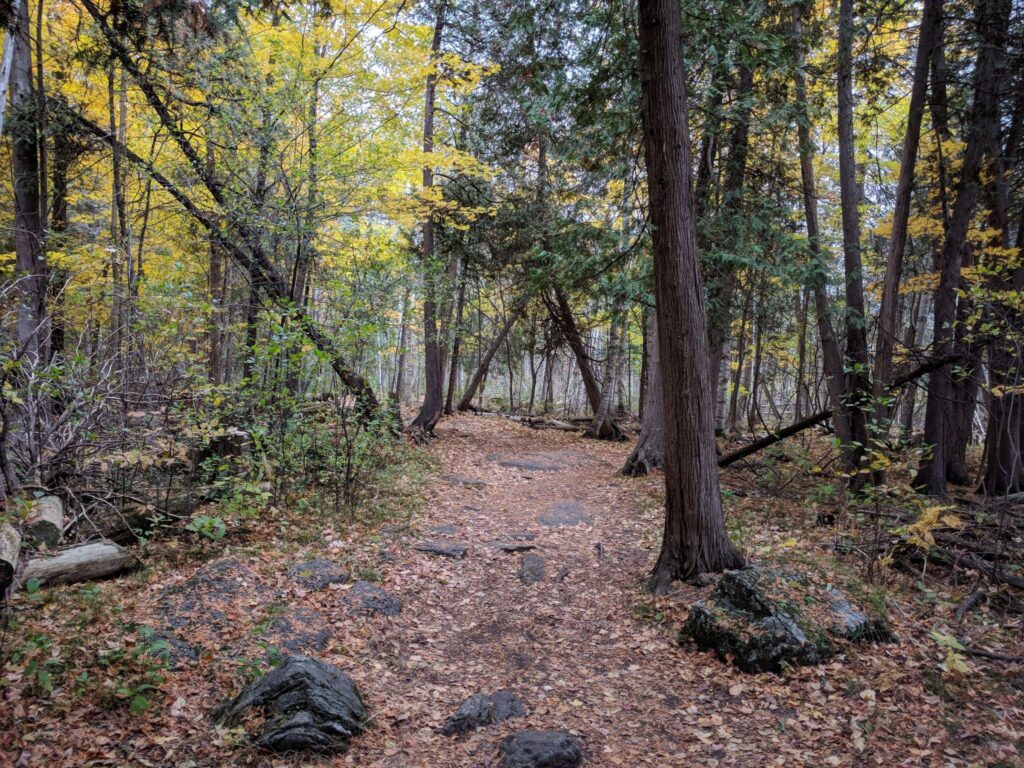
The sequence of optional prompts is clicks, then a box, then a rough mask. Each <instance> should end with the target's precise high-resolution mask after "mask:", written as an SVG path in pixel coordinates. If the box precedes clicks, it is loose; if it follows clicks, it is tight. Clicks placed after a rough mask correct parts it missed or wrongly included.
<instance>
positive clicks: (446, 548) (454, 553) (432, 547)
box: [413, 541, 469, 560]
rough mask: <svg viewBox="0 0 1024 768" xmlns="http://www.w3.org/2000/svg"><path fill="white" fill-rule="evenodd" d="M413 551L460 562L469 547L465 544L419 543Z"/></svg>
mask: <svg viewBox="0 0 1024 768" xmlns="http://www.w3.org/2000/svg"><path fill="white" fill-rule="evenodd" d="M413 549H415V550H416V551H417V552H423V553H425V554H428V555H436V556H438V557H450V558H453V559H455V560H461V559H462V558H464V557H465V556H466V553H467V552H468V551H469V547H468V546H466V545H465V544H446V543H444V542H440V541H421V542H420V543H419V544H417V545H416V546H415V547H413Z"/></svg>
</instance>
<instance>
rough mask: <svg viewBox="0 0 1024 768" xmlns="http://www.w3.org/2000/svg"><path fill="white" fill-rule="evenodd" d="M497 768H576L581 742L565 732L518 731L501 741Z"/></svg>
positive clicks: (580, 758) (579, 761)
mask: <svg viewBox="0 0 1024 768" xmlns="http://www.w3.org/2000/svg"><path fill="white" fill-rule="evenodd" d="M498 757H499V759H498V768H576V766H578V765H580V764H581V763H582V762H583V750H582V749H580V742H579V739H577V738H576V737H575V736H574V735H573V734H571V733H569V732H568V731H520V732H519V733H514V734H512V735H511V736H509V737H507V738H505V739H503V740H502V742H501V744H500V746H499V747H498Z"/></svg>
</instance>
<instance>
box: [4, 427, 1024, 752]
mask: <svg viewBox="0 0 1024 768" xmlns="http://www.w3.org/2000/svg"><path fill="white" fill-rule="evenodd" d="M628 449H629V447H628V445H627V444H607V443H601V442H597V441H590V440H583V439H582V438H580V437H579V436H578V435H575V434H566V433H559V432H552V431H533V430H530V429H526V428H524V427H522V426H519V425H517V424H513V423H511V422H508V421H506V420H503V419H499V418H484V417H477V416H465V417H458V418H453V419H448V420H446V421H444V422H443V423H442V424H441V426H440V427H439V428H438V439H437V440H436V441H434V442H432V444H431V445H430V446H429V447H428V448H427V449H426V450H427V451H428V453H429V454H430V456H431V466H432V471H431V476H430V477H429V478H427V479H426V480H425V484H424V485H423V487H422V488H421V489H420V493H422V494H423V495H424V496H425V499H424V501H423V503H422V504H421V505H420V506H419V507H418V509H416V510H415V511H413V512H411V513H408V514H404V513H403V514H401V515H399V519H397V520H395V519H393V520H390V521H384V522H378V523H376V524H375V525H374V526H372V527H371V526H361V525H355V526H347V527H343V526H341V525H340V524H339V525H336V526H335V525H331V524H330V522H329V520H327V521H326V522H324V523H323V524H322V527H321V529H320V530H315V531H309V530H308V525H307V526H306V528H305V529H304V527H303V523H302V518H301V516H299V515H291V516H290V517H289V516H286V517H288V519H287V520H285V521H281V520H278V521H275V522H273V523H270V522H268V523H267V524H266V525H264V526H262V527H260V526H252V527H250V529H249V530H248V533H247V534H246V536H244V537H242V538H238V537H233V536H230V535H229V537H228V538H227V539H225V540H224V542H222V544H225V543H226V546H221V547H219V548H218V550H217V551H215V552H213V551H209V550H207V551H204V557H205V558H206V559H207V562H206V563H205V564H204V563H202V562H199V558H197V557H196V556H195V552H193V551H190V552H182V553H179V555H178V556H176V557H164V558H162V559H158V558H154V561H153V562H152V563H150V564H149V567H148V568H147V569H146V570H145V571H143V572H141V574H140V575H136V576H132V577H127V578H123V579H120V580H117V581H113V582H107V583H104V584H102V585H99V586H91V587H79V588H65V589H64V593H63V594H60V590H59V589H58V590H46V591H45V594H43V595H42V596H40V594H37V595H32V596H28V597H21V598H19V599H18V602H17V604H16V606H15V607H16V611H17V627H16V628H15V629H14V630H13V631H12V633H11V637H9V638H8V646H9V648H11V649H17V648H21V649H22V650H21V652H20V654H21V655H20V657H19V658H22V661H21V662H20V663H17V662H9V664H8V669H7V670H5V672H4V674H5V677H6V678H7V680H8V682H9V686H8V689H7V691H6V692H4V694H3V706H2V708H0V709H2V710H3V711H0V763H2V764H4V765H12V766H36V765H40V766H42V765H45V766H58V765H66V766H72V765H73V766H87V765H91V766H101V765H103V766H106V765H116V766H127V765H131V766H135V765H142V766H170V765H174V766H179V767H184V766H220V765H298V764H310V763H311V761H310V759H309V758H306V759H305V760H299V759H297V758H296V759H292V758H287V757H284V758H282V757H270V756H267V755H265V754H260V753H257V752H254V751H252V750H251V749H249V748H248V747H246V746H245V744H244V740H243V735H242V734H241V733H240V732H239V731H237V730H226V729H222V728H216V727H214V726H213V725H211V723H210V719H209V716H210V712H211V710H212V709H213V708H214V707H215V706H216V705H217V704H218V703H220V702H221V701H222V700H224V699H225V698H226V697H228V696H229V695H233V694H234V693H235V692H237V690H238V687H239V686H240V685H241V684H242V683H243V682H244V681H245V680H247V679H251V678H252V676H253V675H254V674H255V673H256V672H257V671H258V667H259V666H260V664H261V663H262V659H263V658H264V657H263V656H261V654H263V653H265V650H266V647H267V645H268V643H269V642H270V641H269V640H267V639H266V638H267V637H269V638H270V640H272V639H273V632H274V631H276V630H275V629H274V627H275V626H278V627H279V625H277V624H276V622H275V619H276V618H278V617H281V616H283V615H287V616H290V617H292V622H293V624H294V623H298V624H305V625H308V628H309V629H310V631H311V633H312V634H310V635H309V636H308V638H306V639H308V640H309V642H310V643H312V644H314V645H316V646H317V647H318V648H319V650H316V651H315V652H310V655H315V656H317V657H319V658H322V659H324V660H325V661H327V662H329V663H332V664H335V665H337V666H338V667H340V668H342V669H344V670H346V671H347V672H349V674H351V676H352V677H353V678H354V679H355V681H356V682H357V684H358V686H359V688H360V690H361V691H362V694H363V696H364V698H365V699H366V701H367V704H368V706H369V708H370V710H371V712H372V715H373V717H374V724H373V727H372V728H371V729H370V730H369V731H368V732H367V733H366V734H364V735H362V736H359V737H357V738H356V739H355V740H354V741H353V743H352V748H351V750H350V752H349V753H348V754H346V755H342V756H337V757H335V758H333V761H327V762H328V764H333V765H339V766H340V765H358V766H394V767H395V768H398V767H399V766H401V767H403V768H404V767H407V766H432V767H434V766H436V767H438V768H441V767H443V766H488V765H492V764H493V761H494V755H495V748H496V745H497V743H498V742H499V741H500V740H501V739H502V738H503V737H504V736H506V735H508V734H509V733H512V732H514V731H517V730H520V729H524V728H540V729H542V728H564V729H568V730H571V731H573V732H574V733H576V734H577V735H578V736H579V737H580V740H581V742H582V744H583V746H584V753H585V764H586V765H594V766H690V765H702V766H732V765H736V766H764V765H807V766H853V765H882V766H896V765H908V766H909V765H915V766H916V765H921V766H933V765H934V766H939V765H942V766H946V765H971V766H981V765H986V766H999V765H1005V766H1016V765H1022V764H1024V762H1022V757H1021V754H1022V753H1024V741H1022V739H1024V725H1022V724H1024V708H1022V707H1024V695H1022V685H1021V683H1022V678H1021V666H1020V665H1012V664H1011V665H1007V664H1005V663H1000V662H990V661H986V660H982V659H970V660H968V661H966V663H965V665H964V668H963V669H961V670H960V671H956V670H951V671H947V670H944V669H943V668H941V666H940V665H941V664H942V662H943V660H944V659H945V658H946V649H945V648H942V647H941V646H940V645H937V644H936V642H934V640H932V639H930V638H929V633H930V632H932V631H935V632H939V633H940V634H944V633H948V632H950V631H951V630H950V629H949V627H950V626H952V624H953V612H954V611H955V607H956V598H957V597H959V596H961V595H962V593H963V590H956V592H955V594H954V591H953V590H952V589H950V590H949V591H948V592H944V591H942V590H941V589H939V590H933V589H924V588H923V587H916V586H915V585H914V581H913V580H910V579H906V578H903V577H899V576H896V575H891V576H890V578H889V583H888V594H887V598H888V605H889V616H890V620H891V622H892V624H893V628H894V629H895V630H896V632H897V634H898V635H899V636H900V638H901V642H899V643H898V644H889V645H872V646H857V647H850V648H847V649H845V652H844V653H841V654H840V655H838V656H836V657H835V658H834V659H833V660H832V661H830V662H829V663H826V664H824V665H822V666H818V667H805V668H800V669H797V670H794V671H790V672H788V673H787V674H785V675H784V676H777V675H772V674H764V675H756V676H755V675H745V674H743V673H741V672H739V671H738V670H736V669H734V668H733V667H731V666H728V665H725V664H723V663H720V662H719V661H717V660H716V659H715V658H714V657H713V656H711V655H709V654H705V653H699V652H697V651H695V650H693V649H689V648H685V647H680V646H679V645H678V644H677V642H676V637H677V633H678V629H679V626H680V624H681V623H682V621H683V619H684V618H685V616H686V612H687V608H688V606H689V605H690V604H692V603H693V602H694V601H695V600H696V599H699V598H700V597H702V596H705V595H706V594H707V592H708V591H709V589H710V588H707V587H706V588H703V589H698V588H696V587H692V586H679V587H678V588H677V589H676V590H674V591H673V592H672V593H671V594H669V595H668V596H666V597H664V598H658V599H657V600H653V599H652V598H651V597H650V596H649V595H647V594H646V593H645V592H644V591H643V589H642V579H643V576H644V575H645V574H646V573H647V572H648V571H649V569H650V567H651V566H652V564H653V560H654V556H655V555H656V553H657V546H658V542H659V537H660V526H661V514H662V512H661V482H662V481H661V478H660V477H652V478H642V479H627V478H624V477H622V476H620V475H618V474H617V471H618V469H619V468H620V466H621V465H622V462H623V460H624V458H625V456H626V454H627V453H628ZM723 483H724V485H725V486H726V488H727V491H726V494H725V495H726V499H727V505H728V515H729V520H730V528H731V529H732V532H733V533H734V535H736V536H737V538H738V539H739V540H741V541H742V542H743V543H744V550H745V552H746V553H747V555H748V557H749V558H750V559H751V560H753V561H763V560H776V561H778V560H783V561H785V562H786V563H788V564H791V565H792V566H793V567H796V568H799V567H802V566H803V565H806V564H810V563H813V564H815V566H816V567H818V568H823V569H825V570H826V571H835V572H836V573H842V574H843V575H844V576H848V575H849V574H850V573H856V572H857V570H858V568H861V566H858V565H857V563H856V562H855V561H849V562H847V561H844V560H842V559H841V558H838V557H837V556H836V555H834V554H833V550H834V549H835V547H834V545H835V542H836V537H837V534H836V532H835V530H832V529H822V528H820V527H816V526H814V525H813V522H812V521H811V520H810V519H809V518H810V517H811V516H810V515H809V511H810V508H811V503H810V502H809V501H808V498H809V496H808V494H809V493H810V491H808V490H807V489H806V488H803V489H801V488H798V487H797V485H796V484H795V483H791V482H788V481H786V480H785V479H783V478H782V476H780V477H778V478H774V479H769V482H768V485H765V484H763V483H765V481H763V480H762V481H757V480H756V479H754V478H753V476H752V475H750V473H749V472H744V471H742V470H735V471H732V470H731V471H729V472H727V473H726V474H725V475H724V477H723ZM773 488H774V490H773ZM545 521H547V522H545ZM552 522H555V523H558V522H561V523H562V524H556V525H550V524H548V523H552ZM566 523H571V524H566ZM530 534H532V539H531V538H530ZM424 539H429V540H433V541H437V542H444V543H461V544H465V545H466V546H468V552H467V554H466V555H465V557H464V558H461V559H459V558H447V557H438V556H434V555H430V554H426V553H422V552H419V551H417V550H415V549H414V547H415V546H416V545H417V544H418V543H422V540H424ZM497 541H503V542H509V541H516V542H520V543H527V544H532V545H535V546H536V549H534V550H533V551H531V552H529V553H526V554H523V553H506V552H504V551H502V550H500V549H498V548H496V547H495V546H494V543H495V542H497ZM527 555H534V556H539V557H540V558H542V559H543V561H544V568H543V571H544V573H543V577H542V578H540V580H539V581H537V582H536V583H532V584H526V583H524V582H523V581H522V580H521V579H520V578H519V575H518V572H519V569H520V567H521V566H522V563H523V559H524V558H525V557H526V556H527ZM314 556H318V557H323V558H327V559H332V560H335V561H337V562H339V563H341V564H343V565H344V567H345V568H346V569H347V570H348V571H350V572H351V573H352V574H353V580H355V579H363V580H366V581H370V582H373V583H375V584H376V585H378V586H379V587H380V588H382V589H383V590H385V591H386V592H387V593H389V594H390V595H392V596H395V597H398V598H399V599H400V600H401V602H402V609H401V612H400V613H398V614H397V615H394V616H384V615H374V616H355V615H351V614H350V613H349V612H347V611H346V608H345V606H346V605H349V603H347V602H346V600H347V596H348V593H349V592H350V591H351V588H352V582H351V581H349V582H347V583H339V584H333V585H331V586H329V587H326V588H323V589H316V590H314V589H304V588H302V587H300V586H298V585H296V583H295V582H294V581H293V580H292V579H290V578H289V576H288V573H287V571H288V568H289V567H291V566H293V565H295V564H297V563H301V562H302V561H303V560H305V559H308V558H309V557H314ZM225 562H227V563H229V566H228V567H227V568H226V569H222V570H221V571H219V572H218V571H216V570H213V571H211V568H216V567H217V564H218V563H225ZM534 564H535V565H536V561H534ZM218 573H219V574H220V576H218ZM197 574H198V575H199V577H203V578H205V579H206V580H205V581H202V580H200V581H196V579H197ZM203 574H205V577H204V576H203ZM196 584H199V585H203V584H205V585H207V586H208V587H209V589H208V590H207V592H208V594H195V595H193V596H192V597H193V599H194V600H196V601H209V603H208V604H205V603H204V604H203V605H202V606H199V607H196V605H194V604H183V603H181V602H180V595H181V593H182V591H183V590H188V589H190V588H192V587H193V586H195V585H196ZM89 590H91V592H90V591H89ZM175 600H179V602H175ZM218 600H220V602H218ZM169 605H170V606H171V607H168V606H169ZM190 611H192V613H191V614H190V613H189V612H190ZM182 617H184V618H185V619H190V620H195V621H193V623H191V624H188V623H185V622H184V620H183V619H182ZM975 621H976V622H977V623H976V625H974V629H972V630H971V631H972V632H974V633H975V635H974V638H975V639H976V640H979V641H981V642H982V644H984V643H985V642H989V643H991V644H992V645H995V644H996V643H1002V644H1003V645H1002V646H1001V647H1002V649H1003V650H1006V649H1007V645H1006V644H1007V643H1010V644H1011V645H1012V644H1013V642H1014V640H1015V641H1016V642H1017V643H1019V641H1020V623H1019V618H1018V619H1014V618H1006V617H998V616H995V615H993V614H990V613H989V612H988V610H987V609H983V610H981V612H980V614H979V617H978V618H977V619H975ZM285 626H286V627H287V624H286V625H285ZM141 627H149V628H151V629H153V630H155V631H156V633H157V636H166V637H170V635H164V634H162V633H163V632H164V631H165V630H167V629H175V628H177V629H178V630H181V632H183V633H184V634H179V635H178V637H184V638H186V639H187V640H188V642H189V643H190V644H191V647H195V648H198V649H199V650H198V651H197V653H196V658H195V659H188V658H181V659H180V660H179V662H178V663H177V664H176V665H175V666H174V667H173V668H172V669H167V670H153V669H149V668H148V667H146V665H145V664H144V663H143V660H144V659H145V658H147V657H146V655H145V652H144V651H145V645H146V643H148V642H151V641H152V634H151V633H150V631H149V630H144V631H143V630H141V629H140V628H141ZM183 627H184V629H182V628H183ZM268 627H269V629H268ZM293 628H294V627H293ZM140 633H141V634H140ZM268 633H269V634H268ZM300 635H301V632H300ZM40 636H45V637H48V638H50V639H49V641H48V642H42V641H33V638H38V637H40ZM284 637H285V638H286V639H287V637H288V636H287V635H284ZM303 637H304V636H300V637H299V640H300V642H301V641H302V640H303ZM33 642H35V646H32V643H33ZM176 642H177V641H176ZM26 644H27V645H28V646H31V648H35V647H36V646H38V648H42V649H43V650H39V651H37V650H28V651H25V650H24V648H25V647H26ZM172 647H173V646H172ZM139 649H142V651H143V652H142V653H140V652H139ZM1009 652H1013V651H1012V648H1010V649H1009ZM1017 652H1019V650H1018V651H1017ZM76 654H77V660H76V661H73V660H72V659H75V658H76ZM185 655H187V653H186V654H185ZM33 656H34V657H35V658H36V659H37V661H39V662H40V663H41V664H43V665H45V664H46V663H47V659H51V660H52V659H58V660H63V661H60V662H59V663H58V664H52V665H51V666H53V668H54V675H55V677H56V682H54V681H53V680H51V681H49V682H50V686H49V687H51V688H52V690H50V691H46V690H44V689H45V688H46V687H47V686H45V685H42V684H41V683H40V681H39V679H38V671H36V673H35V674H33V673H32V672H31V671H30V669H29V668H28V667H27V666H25V663H24V659H28V658H32V657H33ZM83 657H89V658H90V659H93V660H95V659H103V658H106V659H108V660H109V663H105V664H100V665H96V664H94V667H95V668H94V669H93V671H92V673H91V674H92V677H91V678H87V679H86V680H84V681H83V680H81V678H80V670H81V669H83V668H84V666H83V665H84V662H83V661H82V658H83ZM147 663H148V662H147ZM39 668H41V667H39ZM72 670H73V671H74V673H75V676H72ZM62 672H63V676H61V673H62ZM147 674H153V675H155V677H154V678H153V679H154V681H155V686H156V687H155V688H154V689H147V688H145V687H144V685H145V683H144V682H142V683H140V681H144V680H145V679H147V678H146V675H147ZM140 686H143V687H141V690H139V688H140ZM500 689H507V690H510V691H512V692H514V693H515V694H517V695H518V696H519V697H520V698H521V699H522V700H523V702H524V703H525V705H526V708H527V710H528V715H527V716H526V717H524V718H519V719H512V720H508V721H506V722H504V723H502V724H499V725H495V726H491V727H487V728H484V729H481V730H478V731H476V732H472V733H469V734H467V735H465V736H457V737H448V736H443V735H441V734H440V732H439V726H440V725H441V724H442V723H443V722H444V720H445V719H446V718H447V717H448V716H449V715H451V714H452V713H454V712H455V710H456V709H457V708H458V706H459V704H460V703H461V702H462V701H463V700H465V699H466V698H467V697H469V696H471V695H472V694H475V693H479V692H483V693H491V692H494V691H497V690H500ZM104 690H106V693H107V694H108V695H107V696H106V698H105V700H104V697H103V696H101V695H98V694H101V693H103V691H104ZM136 695H142V696H144V697H148V699H147V700H152V701H150V702H149V706H147V707H143V706H142V705H141V704H140V706H139V707H138V709H139V710H140V711H138V712H132V711H131V709H130V700H131V699H133V698H134V697H135V696H136Z"/></svg>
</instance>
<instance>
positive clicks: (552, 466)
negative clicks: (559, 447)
mask: <svg viewBox="0 0 1024 768" xmlns="http://www.w3.org/2000/svg"><path fill="white" fill-rule="evenodd" d="M488 458H490V459H491V461H496V462H498V465H499V466H502V467H509V468H511V469H523V470H526V471H527V472H561V471H562V470H563V469H564V466H563V465H562V464H561V463H560V462H558V461H557V460H554V459H552V458H551V457H549V456H547V455H545V454H528V455H523V456H502V455H500V454H492V455H491V456H489V457H488Z"/></svg>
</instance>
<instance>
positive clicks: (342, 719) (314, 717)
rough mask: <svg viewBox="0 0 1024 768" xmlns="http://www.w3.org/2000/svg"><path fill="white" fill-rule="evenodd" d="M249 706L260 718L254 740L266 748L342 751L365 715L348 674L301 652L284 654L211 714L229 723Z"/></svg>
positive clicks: (236, 720)
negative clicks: (277, 662)
mask: <svg viewBox="0 0 1024 768" xmlns="http://www.w3.org/2000/svg"><path fill="white" fill-rule="evenodd" d="M250 709H255V710H258V711H260V712H261V713H262V714H263V715H264V717H265V719H264V722H263V724H262V726H261V727H260V728H259V730H258V731H257V732H256V733H254V734H252V737H253V741H254V743H255V744H256V745H257V746H259V747H262V748H264V749H268V750H270V751H272V752H300V751H301V752H320V753H338V752H345V751H347V750H348V746H349V742H350V741H351V739H352V738H353V737H354V736H357V735H359V734H360V733H363V731H365V730H366V725H367V723H368V721H369V719H370V715H369V713H368V712H367V711H366V706H365V705H364V704H363V699H362V696H360V694H359V689H358V688H357V687H356V684H355V683H354V682H353V681H352V678H350V677H349V676H348V675H347V674H345V673H344V672H342V671H341V670H339V669H337V668H336V667H332V666H331V665H329V664H326V663H324V662H322V661H320V660H319V659H314V658H309V657H306V656H289V657H288V658H286V659H285V660H284V661H283V662H282V663H281V665H280V666H279V667H277V668H276V669H272V670H271V671H270V672H268V673H267V674H265V675H264V676H263V677H261V678H260V679H259V680H257V681H256V682H254V683H251V684H249V685H247V686H246V687H245V688H243V689H242V691H241V693H239V694H238V696H237V697H236V698H234V699H232V700H231V701H228V702H225V703H224V704H222V705H221V706H220V707H219V708H218V709H217V710H216V711H215V712H214V714H213V719H214V721H215V722H217V723H221V724H224V725H227V726H233V725H236V724H237V723H239V722H240V721H241V720H242V719H243V718H244V717H246V715H247V713H248V712H249V710H250Z"/></svg>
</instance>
